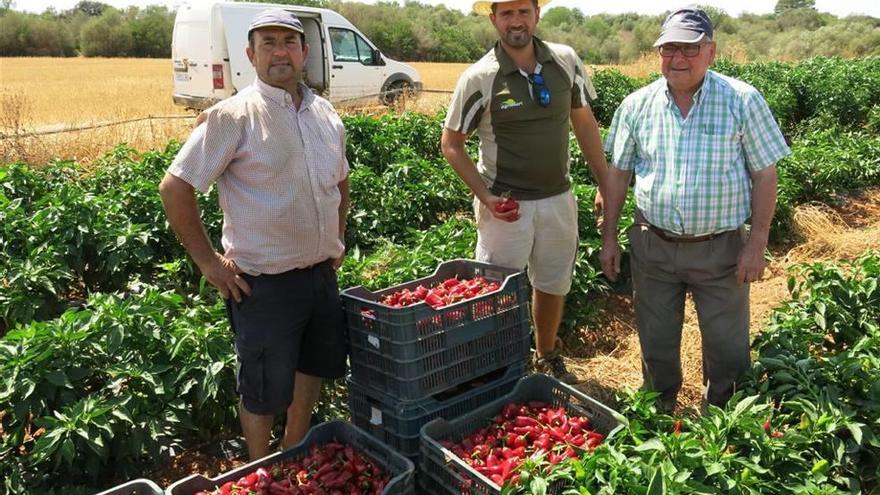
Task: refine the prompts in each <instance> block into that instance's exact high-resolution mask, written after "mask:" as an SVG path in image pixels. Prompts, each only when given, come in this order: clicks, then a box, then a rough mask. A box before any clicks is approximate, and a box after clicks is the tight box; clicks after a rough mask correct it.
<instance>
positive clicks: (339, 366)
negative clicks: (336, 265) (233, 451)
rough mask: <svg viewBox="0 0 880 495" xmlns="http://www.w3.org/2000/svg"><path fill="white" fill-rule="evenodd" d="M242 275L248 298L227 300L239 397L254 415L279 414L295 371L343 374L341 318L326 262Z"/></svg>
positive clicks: (324, 375) (286, 403)
mask: <svg viewBox="0 0 880 495" xmlns="http://www.w3.org/2000/svg"><path fill="white" fill-rule="evenodd" d="M242 277H243V278H244V279H245V281H247V283H248V284H249V285H250V288H251V295H250V296H245V298H244V299H242V302H240V303H237V302H235V300H234V299H231V298H230V299H228V300H227V301H226V307H227V310H228V313H229V322H230V325H231V326H232V330H233V332H235V353H236V355H237V356H238V372H237V381H238V393H239V394H240V395H241V400H242V404H243V405H244V407H245V409H247V410H248V411H250V412H251V413H253V414H259V415H272V414H279V413H282V412H284V411H285V410H286V409H287V407H288V406H289V405H290V403H291V402H292V400H293V382H294V376H295V373H296V372H297V371H299V372H301V373H305V374H307V375H312V376H318V377H321V378H340V377H342V376H343V375H344V374H345V365H346V356H347V347H346V339H345V316H344V313H343V310H342V302H341V300H340V299H339V286H338V285H337V281H336V271H335V270H333V267H332V265H331V261H330V260H328V261H325V262H322V263H319V264H317V265H314V266H312V267H310V268H305V269H297V270H290V271H288V272H284V273H279V274H277V275H258V276H253V275H247V274H243V275H242Z"/></svg>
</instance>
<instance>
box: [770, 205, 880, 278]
mask: <svg viewBox="0 0 880 495" xmlns="http://www.w3.org/2000/svg"><path fill="white" fill-rule="evenodd" d="M854 203H856V204H861V205H862V207H861V208H860V209H861V210H862V211H861V212H859V211H858V210H856V211H853V206H852V205H848V210H849V211H840V210H839V209H835V208H832V207H830V206H828V205H825V204H821V203H813V204H807V205H801V206H798V207H797V208H796V209H795V211H794V218H793V230H794V233H795V234H796V235H797V236H798V237H799V238H801V239H804V241H803V243H801V244H799V245H798V246H796V247H794V248H792V249H791V250H790V251H789V252H788V253H787V260H788V261H790V262H794V261H817V260H829V259H831V260H835V259H848V258H853V257H855V256H858V255H859V254H860V253H863V252H865V251H867V250H869V249H880V190H876V189H875V190H869V191H866V192H864V193H863V194H862V195H861V197H860V198H858V200H857V202H854ZM853 216H855V218H853Z"/></svg>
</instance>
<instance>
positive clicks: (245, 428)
mask: <svg viewBox="0 0 880 495" xmlns="http://www.w3.org/2000/svg"><path fill="white" fill-rule="evenodd" d="M238 415H239V418H240V419H241V429H242V432H243V433H244V440H245V442H246V443H247V448H248V455H249V456H250V458H251V460H252V461H255V460H257V459H260V458H263V457H266V456H267V455H269V436H270V435H271V433H272V424H273V423H274V422H275V417H274V416H272V415H269V416H264V415H261V414H254V413H252V412H250V411H248V410H247V409H245V407H244V405H242V404H241V402H239V403H238Z"/></svg>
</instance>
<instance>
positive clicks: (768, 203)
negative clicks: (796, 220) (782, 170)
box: [749, 166, 778, 247]
mask: <svg viewBox="0 0 880 495" xmlns="http://www.w3.org/2000/svg"><path fill="white" fill-rule="evenodd" d="M777 181H778V179H777V176H776V167H775V166H770V167H767V168H765V169H763V170H760V171H758V172H755V173H753V174H752V225H751V232H750V234H749V240H750V241H752V242H759V243H761V245H762V247H766V246H767V240H768V239H769V237H770V225H771V223H772V222H773V213H774V211H775V210H776V187H777Z"/></svg>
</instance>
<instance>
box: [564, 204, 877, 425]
mask: <svg viewBox="0 0 880 495" xmlns="http://www.w3.org/2000/svg"><path fill="white" fill-rule="evenodd" d="M794 222H795V223H794V232H795V234H796V237H797V240H796V241H794V242H793V243H792V244H791V245H788V246H774V247H772V248H771V261H770V263H769V266H768V270H767V272H766V273H765V275H764V278H763V279H762V280H761V281H759V282H756V283H753V284H752V287H751V333H752V335H755V334H756V333H758V332H760V331H761V329H762V328H763V327H764V324H765V323H766V321H767V319H768V318H769V316H770V314H771V312H772V310H773V309H774V308H775V307H777V306H779V304H780V303H782V302H783V301H784V300H786V299H787V298H788V289H787V280H788V274H789V268H790V267H792V266H793V265H796V264H798V263H804V262H813V261H821V260H835V261H836V260H845V259H851V258H854V257H856V256H858V255H859V254H861V253H863V252H864V251H866V250H868V249H880V189H871V190H866V191H862V192H859V193H855V194H852V195H849V196H841V197H839V198H834V200H832V201H830V202H829V203H828V204H827V205H826V204H808V205H804V206H801V207H798V208H797V209H796V211H795V215H794ZM599 321H600V323H598V324H596V325H594V326H593V327H591V328H588V329H583V330H582V331H581V333H580V334H579V335H576V336H572V337H570V338H569V339H567V343H568V348H569V352H568V354H569V355H573V357H571V358H568V359H567V360H566V363H567V364H568V366H569V369H571V370H572V371H573V372H574V373H576V374H577V375H578V377H580V378H581V380H582V382H581V383H580V384H579V385H578V388H580V389H581V390H583V391H585V392H586V393H588V394H589V395H591V396H593V397H595V398H596V399H598V400H600V401H603V402H606V403H613V402H614V400H613V398H614V394H615V393H616V392H617V391H618V390H622V389H625V388H638V387H639V386H641V383H642V374H641V353H640V351H639V340H638V335H637V332H636V327H635V315H634V313H633V309H632V300H631V297H630V296H620V295H615V296H612V297H610V298H609V299H608V301H607V304H606V307H605V308H604V309H603V311H602V313H601V315H600V318H599ZM681 347H682V373H683V375H684V385H683V387H682V390H681V393H680V394H679V398H678V406H679V410H684V409H688V408H699V406H700V403H701V398H702V391H703V390H702V366H703V360H702V354H701V352H702V347H701V343H700V332H699V327H698V325H697V318H696V312H695V309H694V305H693V301H692V300H691V298H690V297H688V300H687V303H686V306H685V323H684V329H683V331H682V346H681Z"/></svg>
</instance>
